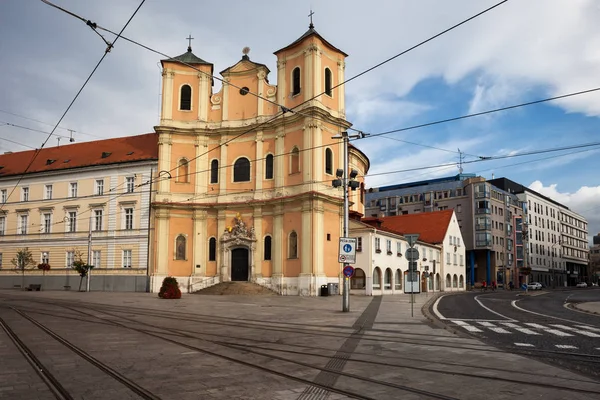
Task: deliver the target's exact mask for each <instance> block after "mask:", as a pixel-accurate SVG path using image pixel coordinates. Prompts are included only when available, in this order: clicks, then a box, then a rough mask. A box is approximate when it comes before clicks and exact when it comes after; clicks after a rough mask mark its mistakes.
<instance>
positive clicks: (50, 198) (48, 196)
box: [44, 185, 52, 200]
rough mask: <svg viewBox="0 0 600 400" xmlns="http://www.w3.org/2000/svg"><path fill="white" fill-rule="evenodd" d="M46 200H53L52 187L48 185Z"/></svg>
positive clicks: (45, 193)
mask: <svg viewBox="0 0 600 400" xmlns="http://www.w3.org/2000/svg"><path fill="white" fill-rule="evenodd" d="M44 199H46V200H52V185H46V190H45V192H44Z"/></svg>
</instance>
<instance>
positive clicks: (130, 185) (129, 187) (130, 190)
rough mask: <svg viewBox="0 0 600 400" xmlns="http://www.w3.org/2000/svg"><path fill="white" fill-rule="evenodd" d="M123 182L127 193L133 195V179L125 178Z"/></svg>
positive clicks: (131, 177) (130, 177)
mask: <svg viewBox="0 0 600 400" xmlns="http://www.w3.org/2000/svg"><path fill="white" fill-rule="evenodd" d="M125 182H126V184H127V193H133V190H134V189H135V177H133V176H128V177H127V178H125Z"/></svg>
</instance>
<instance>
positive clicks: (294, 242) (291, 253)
mask: <svg viewBox="0 0 600 400" xmlns="http://www.w3.org/2000/svg"><path fill="white" fill-rule="evenodd" d="M288 258H298V234H297V233H296V231H292V232H291V233H290V238H289V245H288Z"/></svg>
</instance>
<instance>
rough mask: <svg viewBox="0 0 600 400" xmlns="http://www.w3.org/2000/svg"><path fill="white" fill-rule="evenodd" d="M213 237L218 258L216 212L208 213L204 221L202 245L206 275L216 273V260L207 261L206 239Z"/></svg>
mask: <svg viewBox="0 0 600 400" xmlns="http://www.w3.org/2000/svg"><path fill="white" fill-rule="evenodd" d="M211 237H215V238H216V239H217V260H219V257H220V256H219V234H218V232H217V214H216V212H215V213H209V214H208V215H207V221H206V240H205V243H204V244H203V246H206V247H205V251H206V260H207V263H206V275H207V276H214V275H216V274H217V261H208V239H210V238H211Z"/></svg>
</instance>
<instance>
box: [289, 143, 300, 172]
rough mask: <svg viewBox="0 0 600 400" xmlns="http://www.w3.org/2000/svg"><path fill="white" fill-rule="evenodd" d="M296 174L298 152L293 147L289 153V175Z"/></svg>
mask: <svg viewBox="0 0 600 400" xmlns="http://www.w3.org/2000/svg"><path fill="white" fill-rule="evenodd" d="M298 172H300V150H298V148H297V147H294V148H293V149H292V152H291V153H290V173H291V174H296V173H298Z"/></svg>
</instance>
